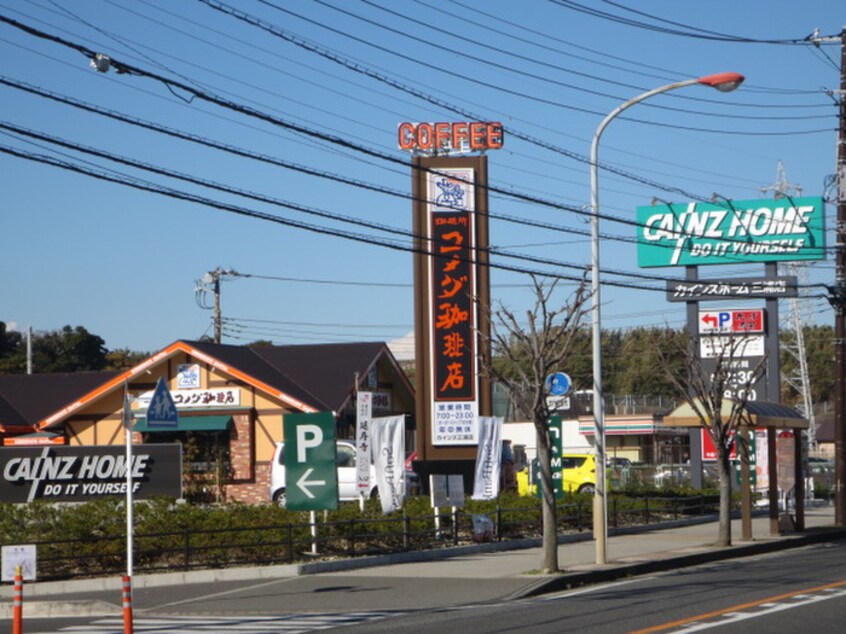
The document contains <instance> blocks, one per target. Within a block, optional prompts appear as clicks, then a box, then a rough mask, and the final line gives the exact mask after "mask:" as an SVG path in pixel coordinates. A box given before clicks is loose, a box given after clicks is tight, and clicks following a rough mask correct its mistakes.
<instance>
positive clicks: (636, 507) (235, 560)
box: [30, 495, 719, 581]
mask: <svg viewBox="0 0 846 634" xmlns="http://www.w3.org/2000/svg"><path fill="white" fill-rule="evenodd" d="M718 503H719V497H718V496H706V495H698V496H691V497H642V498H638V497H624V496H611V497H610V499H609V508H608V512H609V518H608V523H609V526H612V527H620V526H632V525H638V524H650V523H654V522H657V521H662V520H666V519H675V518H680V517H685V516H691V515H702V514H708V513H714V512H716V510H717V506H718ZM591 507H592V505H591V503H590V501H589V500H588V501H584V502H576V503H568V504H562V505H559V506H558V508H557V510H558V530H559V533H573V532H581V531H585V530H587V529H589V528H591V526H592V515H591V513H592V511H591ZM541 514H542V510H541V508H540V507H539V506H534V507H531V508H504V507H499V506H498V507H497V508H496V509H495V510H494V511H493V512H490V513H487V514H486V516H484V517H485V518H486V519H485V523H486V524H487V526H488V527H489V530H486V531H482V532H480V530H479V528H478V524H479V521H478V520H479V517H480V516H478V515H477V516H475V519H476V520H477V521H476V522H474V516H473V515H472V514H470V513H466V512H464V511H463V510H461V509H458V510H456V511H453V512H449V513H441V514H438V515H436V514H435V513H434V512H433V513H432V514H430V515H426V516H417V517H413V516H409V515H407V514H403V515H401V516H397V517H382V518H376V519H368V518H356V519H348V520H342V521H326V522H317V523H316V524H315V525H312V524H310V523H307V522H305V523H287V524H281V525H274V526H249V527H239V528H220V529H214V530H210V529H206V530H197V529H186V530H181V531H171V532H160V533H135V534H134V536H133V539H134V560H135V561H134V569H135V571H137V572H147V573H150V572H157V571H176V570H194V569H200V568H223V567H229V566H236V565H237V566H247V565H267V564H282V563H287V564H292V563H296V562H302V561H309V560H313V559H315V558H316V557H320V558H339V557H344V558H346V557H359V556H364V555H374V554H384V553H396V552H403V551H410V550H426V549H435V548H443V547H446V546H454V545H459V544H466V543H472V542H474V541H477V542H478V541H489V540H497V541H504V540H510V539H519V538H527V537H528V538H531V537H539V536H540V532H541V525H542V519H541ZM474 524H475V525H476V526H474ZM30 543H34V544H35V545H36V548H37V553H38V557H37V565H38V571H37V577H38V579H39V580H44V581H46V580H59V579H71V578H80V577H90V576H101V575H109V574H119V573H120V572H121V571H122V570H123V569H124V568H125V565H126V563H125V562H126V560H125V547H126V541H125V536H124V535H114V536H91V537H87V538H85V539H68V540H59V541H41V542H30Z"/></svg>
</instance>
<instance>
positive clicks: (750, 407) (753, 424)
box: [663, 399, 808, 541]
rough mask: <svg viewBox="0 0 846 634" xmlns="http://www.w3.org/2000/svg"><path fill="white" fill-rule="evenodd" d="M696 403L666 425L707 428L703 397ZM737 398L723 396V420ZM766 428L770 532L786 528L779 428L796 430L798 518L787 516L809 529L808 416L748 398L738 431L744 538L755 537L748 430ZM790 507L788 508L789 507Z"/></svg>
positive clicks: (668, 418)
mask: <svg viewBox="0 0 846 634" xmlns="http://www.w3.org/2000/svg"><path fill="white" fill-rule="evenodd" d="M694 403H695V404H697V408H696V409H694V407H693V405H691V403H687V402H686V403H684V404H682V405H680V406H679V407H677V408H676V409H674V410H673V411H672V412H670V413H669V414H667V415H665V416H664V417H663V425H665V426H667V427H688V428H697V429H699V428H703V427H705V426H706V424H707V425H710V424H711V421H705V420H703V419H702V418H701V417H700V415H699V414H698V413H697V410H698V411H699V412H704V411H705V410H704V408H702V407H701V405H700V404H699V399H695V400H694ZM733 406H734V401H732V400H731V399H723V402H722V409H721V412H720V414H721V418H722V420H723V421H726V420H728V417H729V416H730V415H731V411H732V408H733ZM761 428H763V429H766V430H767V431H768V433H767V469H768V480H769V487H768V500H769V507H770V532H771V533H772V534H778V533H779V532H781V531H782V525H781V523H780V521H779V519H780V518H779V504H778V502H779V495H778V453H777V451H776V438H777V435H778V432H779V430H791V431H792V432H793V455H794V481H795V483H796V485H795V486H794V499H795V501H796V517H795V520H793V518H790V516H789V515H786V518H785V519H787V520H792V521H793V527H794V528H795V529H796V530H800V531H801V530H804V528H805V510H804V507H805V486H804V483H805V477H804V470H803V468H802V466H803V465H802V431H803V430H806V429H808V421H807V419H806V418H805V417H804V416H803V415H802V414H801V413H799V412H798V411H797V410H795V409H794V408H792V407H789V406H787V405H782V404H780V403H770V402H766V401H748V402H746V403H745V404H744V405H743V407H742V409H741V412H740V420H739V421H738V425H737V431H740V432H741V433H740V437H741V438H743V439H744V441H743V442H740V443H738V451H737V455H738V458H739V459H740V471H741V475H740V494H741V515H742V518H743V519H742V527H743V536H742V539H744V540H747V541H748V540H751V539H752V492H751V488H750V477H749V475H750V474H749V443H748V442H747V439H748V438H749V434H748V431H749V430H750V429H761ZM691 464H696V463H695V462H694V457H693V456H691ZM785 510H786V508H785Z"/></svg>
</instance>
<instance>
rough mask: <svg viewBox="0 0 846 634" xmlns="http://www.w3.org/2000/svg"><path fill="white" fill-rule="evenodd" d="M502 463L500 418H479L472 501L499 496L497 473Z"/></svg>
mask: <svg viewBox="0 0 846 634" xmlns="http://www.w3.org/2000/svg"><path fill="white" fill-rule="evenodd" d="M501 462H502V418H500V417H496V416H480V417H479V448H478V451H477V453H476V480H475V482H474V483H473V499H474V500H493V499H494V498H496V496H497V495H499V473H500V463H501Z"/></svg>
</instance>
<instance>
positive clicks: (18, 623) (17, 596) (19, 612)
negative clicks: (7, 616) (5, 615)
mask: <svg viewBox="0 0 846 634" xmlns="http://www.w3.org/2000/svg"><path fill="white" fill-rule="evenodd" d="M12 634H23V572H22V570H21V567H20V566H16V567H15V591H14V598H13V599H12Z"/></svg>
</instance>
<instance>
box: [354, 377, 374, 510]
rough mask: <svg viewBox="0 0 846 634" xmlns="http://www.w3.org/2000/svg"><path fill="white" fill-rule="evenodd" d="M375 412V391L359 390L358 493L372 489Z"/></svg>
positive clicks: (356, 467) (356, 444) (356, 464)
mask: <svg viewBox="0 0 846 634" xmlns="http://www.w3.org/2000/svg"><path fill="white" fill-rule="evenodd" d="M372 412H373V393H372V392H359V393H358V394H357V395H356V419H355V469H356V473H355V488H356V491H357V492H358V493H364V494H365V495H367V493H368V492H369V491H370V463H371V462H372V461H373V458H372V455H373V448H372V445H371V440H372V439H371V437H370V423H371V418H372Z"/></svg>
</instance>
